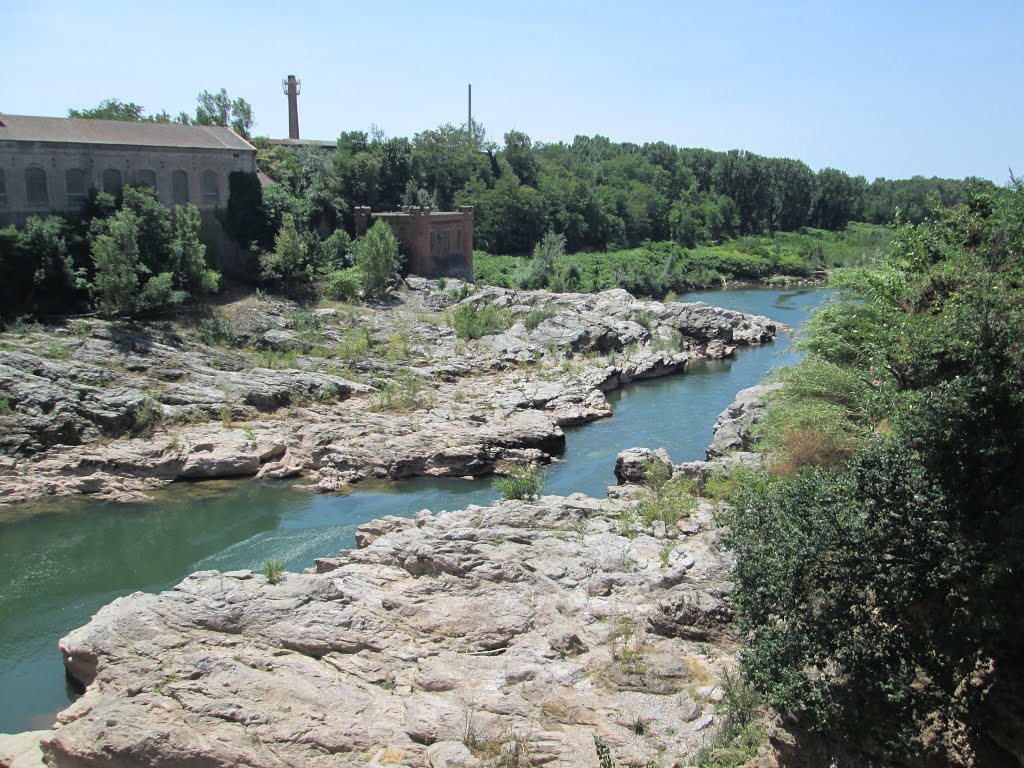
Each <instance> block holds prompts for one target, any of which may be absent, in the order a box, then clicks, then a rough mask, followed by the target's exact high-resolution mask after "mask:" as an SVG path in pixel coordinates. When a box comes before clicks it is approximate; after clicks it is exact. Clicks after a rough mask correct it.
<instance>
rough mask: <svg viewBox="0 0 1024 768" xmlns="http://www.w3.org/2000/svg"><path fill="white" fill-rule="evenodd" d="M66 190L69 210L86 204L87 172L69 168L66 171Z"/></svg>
mask: <svg viewBox="0 0 1024 768" xmlns="http://www.w3.org/2000/svg"><path fill="white" fill-rule="evenodd" d="M64 189H65V192H66V194H67V197H68V208H74V207H76V206H79V205H81V204H82V203H83V202H85V171H83V170H82V169H81V168H68V169H67V170H66V171H64Z"/></svg>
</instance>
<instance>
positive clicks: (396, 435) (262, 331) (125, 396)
mask: <svg viewBox="0 0 1024 768" xmlns="http://www.w3.org/2000/svg"><path fill="white" fill-rule="evenodd" d="M408 283H409V289H408V290H405V291H404V292H402V293H401V294H400V295H399V297H398V300H397V301H396V302H395V303H394V304H393V305H390V306H387V307H380V308H365V307H359V308H354V307H347V308H346V307H342V308H335V307H326V308H323V309H317V310H313V311H307V310H301V309H298V308H296V307H294V306H289V305H285V304H282V303H274V302H267V301H264V302H257V301H254V300H246V301H243V302H241V303H240V304H236V305H231V306H230V307H229V309H230V311H231V312H232V313H233V314H232V316H231V317H230V318H228V317H222V318H220V319H219V320H216V321H212V320H208V321H204V323H200V324H199V325H198V327H197V328H187V327H183V326H179V325H175V324H172V323H155V324H151V325H148V326H146V327H145V328H143V327H141V326H133V325H124V324H117V323H107V322H102V321H98V320H77V321H74V322H73V323H71V324H70V325H69V326H66V327H59V328H49V329H45V330H44V329H35V330H32V329H29V330H27V331H25V332H20V333H8V334H4V335H3V336H0V503H3V502H16V501H24V500H27V499H31V498H35V497H40V496H51V495H69V494H95V495H99V496H102V497H105V498H111V499H117V500H135V499H139V498H144V494H145V492H146V491H147V490H150V489H153V488H157V487H160V486H162V485H165V484H167V483H170V482H173V481H175V480H179V479H188V480H195V479H204V478H215V477H253V476H255V477H260V478H264V479H268V480H270V479H282V478H302V480H303V481H304V483H305V485H306V486H307V487H309V488H311V489H313V490H318V491H334V490H338V489H340V488H343V487H344V486H346V485H347V484H349V483H352V482H356V481H358V480H360V479H363V478H366V477H374V476H376V477H389V478H394V479H399V478H405V477H411V476H415V475H449V476H466V475H483V474H489V473H491V472H502V471H504V469H505V468H506V467H507V466H508V465H509V464H510V463H512V462H522V461H531V462H546V461H550V460H551V457H552V456H553V455H556V454H557V453H559V452H560V451H561V450H562V447H563V444H564V435H563V434H562V431H561V427H563V426H568V425H575V424H582V423H586V422H588V421H593V420H595V419H599V418H603V417H606V416H609V415H610V414H611V408H610V407H609V406H608V404H607V402H606V401H605V398H604V394H603V393H604V392H607V391H609V390H611V389H614V388H616V387H619V386H623V385H625V384H627V383H628V382H630V381H633V380H636V379H642V378H649V377H652V376H662V375H666V374H670V373H674V372H678V371H681V370H682V369H683V368H684V367H685V365H686V363H687V360H689V359H691V358H694V357H721V356H725V355H729V354H731V353H732V350H733V348H734V347H735V345H737V344H759V343H762V342H764V341H768V340H771V339H772V338H774V335H775V333H776V331H777V326H776V324H774V323H773V322H772V321H770V320H768V319H767V318H764V317H754V316H750V315H745V314H743V313H739V312H732V311H729V310H723V309H718V308H714V307H710V306H708V305H706V304H699V303H698V304H680V303H668V304H662V303H660V302H652V301H638V300H636V299H634V298H633V297H632V296H630V295H629V294H628V293H627V292H625V291H623V290H612V291H606V292H604V293H600V294H549V293H547V292H544V291H527V292H516V291H508V290H504V289H500V288H489V287H488V288H482V289H480V290H477V291H476V292H475V293H472V294H471V295H470V296H468V297H467V298H465V299H463V300H462V303H465V304H472V305H474V306H484V305H492V306H494V307H497V308H499V310H501V311H503V312H505V313H507V316H508V318H509V321H510V322H511V326H510V327H508V328H507V329H506V330H505V331H503V332H499V333H493V334H490V335H486V336H484V337H483V338H481V339H478V340H474V341H463V340H460V339H457V338H456V336H455V333H454V331H453V330H452V329H451V328H450V327H449V316H448V314H447V312H448V311H449V309H450V307H451V306H454V305H455V298H454V297H453V296H452V295H451V294H449V293H447V292H445V291H440V290H438V289H437V284H436V283H432V282H429V281H426V280H423V279H417V278H410V279H409V281H408ZM538 315H539V316H540V320H539V321H537V322H533V321H531V318H537V317H538ZM211 323H212V324H211ZM204 340H205V341H204ZM207 342H208V343H207Z"/></svg>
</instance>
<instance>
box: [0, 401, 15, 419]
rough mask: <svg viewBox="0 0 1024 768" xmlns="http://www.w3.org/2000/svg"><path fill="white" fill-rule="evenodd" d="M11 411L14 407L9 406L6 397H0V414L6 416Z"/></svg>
mask: <svg viewBox="0 0 1024 768" xmlns="http://www.w3.org/2000/svg"><path fill="white" fill-rule="evenodd" d="M13 412H14V409H13V408H12V407H11V401H10V400H9V399H7V398H6V397H0V416H7V415H8V414H10V413H13Z"/></svg>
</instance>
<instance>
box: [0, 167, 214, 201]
mask: <svg viewBox="0 0 1024 768" xmlns="http://www.w3.org/2000/svg"><path fill="white" fill-rule="evenodd" d="M100 178H101V181H102V184H103V191H104V192H108V193H110V194H112V195H120V194H121V190H122V188H123V186H124V185H123V182H122V177H121V172H120V171H119V170H117V169H116V168H107V169H106V170H105V171H103V174H102V175H101V177H100ZM135 179H136V183H137V184H138V185H139V186H140V187H153V188H154V189H156V173H155V172H154V171H150V170H141V171H136V173H135ZM199 181H200V187H201V189H200V195H201V200H202V202H204V203H218V202H220V180H219V178H218V176H217V172H216V171H212V170H205V171H203V172H202V173H201V174H200V176H199ZM64 189H65V194H66V195H67V203H68V206H69V207H73V206H77V205H80V204H81V203H82V202H84V201H85V199H86V197H88V195H89V190H88V184H87V183H86V175H85V171H83V170H82V169H81V168H69V169H68V170H66V171H65V172H64ZM25 200H26V202H28V204H29V205H46V204H48V203H49V202H50V192H49V187H48V185H47V183H46V171H45V170H44V169H43V168H40V167H39V166H38V165H31V166H29V167H28V168H26V169H25ZM171 201H172V202H173V203H174V204H175V205H185V204H186V203H188V202H190V197H189V190H188V174H187V173H186V172H185V171H173V172H172V173H171ZM6 204H7V177H6V175H5V173H4V170H3V169H2V168H0V205H6Z"/></svg>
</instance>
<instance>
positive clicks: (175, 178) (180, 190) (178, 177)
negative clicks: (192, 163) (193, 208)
mask: <svg viewBox="0 0 1024 768" xmlns="http://www.w3.org/2000/svg"><path fill="white" fill-rule="evenodd" d="M171 198H172V199H173V200H174V204H175V205H185V204H186V203H187V202H188V174H187V173H185V172H184V171H175V172H174V173H172V174H171Z"/></svg>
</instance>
